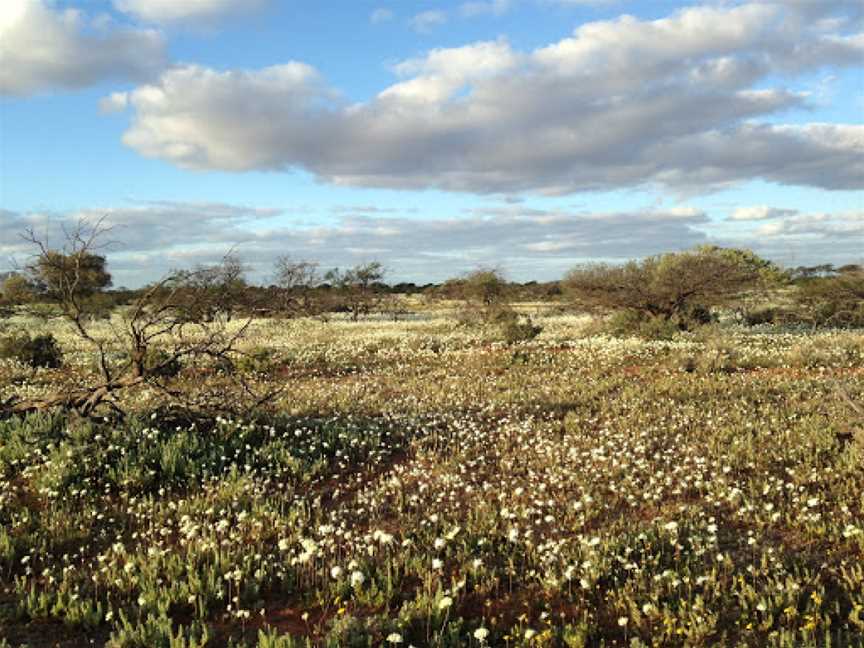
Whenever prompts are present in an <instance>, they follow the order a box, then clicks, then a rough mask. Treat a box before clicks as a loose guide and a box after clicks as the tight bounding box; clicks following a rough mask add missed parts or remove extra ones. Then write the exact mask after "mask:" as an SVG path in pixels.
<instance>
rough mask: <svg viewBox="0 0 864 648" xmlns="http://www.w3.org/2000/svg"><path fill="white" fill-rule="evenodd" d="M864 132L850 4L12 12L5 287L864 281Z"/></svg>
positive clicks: (5, 111) (256, 1) (379, 3)
mask: <svg viewBox="0 0 864 648" xmlns="http://www.w3.org/2000/svg"><path fill="white" fill-rule="evenodd" d="M862 116H864V5H862V4H861V3H860V2H857V1H854V2H853V1H849V2H847V1H846V0H783V1H782V2H774V1H769V0H750V1H731V0H726V1H720V0H716V1H709V2H702V3H680V2H675V1H673V0H629V1H628V0H467V1H466V0H455V1H450V2H443V1H437V0H390V1H389V2H388V1H385V0H368V1H367V0H78V1H72V0H2V2H0V271H2V270H3V269H9V268H13V267H18V266H21V265H23V264H25V263H26V261H27V258H28V255H29V254H31V253H32V249H31V248H30V247H28V246H27V244H26V243H25V242H24V241H23V240H22V239H21V236H20V235H21V233H22V232H25V231H27V230H28V229H32V230H33V231H34V232H35V233H36V234H37V235H38V236H39V237H40V238H43V239H45V240H47V241H48V243H49V244H50V245H53V246H61V245H62V244H63V230H64V228H65V229H66V230H67V231H68V230H69V229H70V228H73V227H75V226H76V224H78V223H82V222H83V223H89V224H91V225H92V224H93V223H96V222H101V225H102V226H103V227H105V228H107V231H106V232H105V233H104V234H103V237H102V241H103V242H104V243H105V244H106V246H105V247H104V248H100V249H102V250H104V253H105V254H106V255H107V256H108V262H109V269H110V270H111V272H112V274H113V276H114V284H115V285H116V286H120V285H124V286H128V287H138V286H140V285H143V284H146V283H147V282H149V281H153V280H156V279H158V278H159V277H161V276H163V275H164V274H165V273H167V272H169V271H170V270H171V269H174V268H188V267H191V266H194V265H196V264H204V263H211V262H214V261H218V260H219V259H220V258H222V257H223V256H224V255H225V254H226V253H227V252H228V251H233V252H234V253H235V254H237V255H238V256H239V257H241V259H242V260H243V261H244V262H245V263H246V264H247V267H248V269H249V273H250V278H251V279H252V280H253V281H256V282H262V283H267V282H268V281H269V280H270V279H271V278H272V275H273V263H274V260H275V259H276V258H278V257H280V256H284V255H288V256H290V257H291V258H293V259H296V260H312V261H318V262H319V263H320V264H321V265H322V266H323V267H325V268H327V267H335V266H339V267H343V268H344V267H348V266H353V265H355V264H357V263H364V262H368V261H380V262H382V263H383V264H384V266H385V267H386V268H387V272H388V274H387V278H388V279H389V280H390V281H391V282H397V281H414V282H417V283H427V282H437V281H442V280H444V279H447V278H450V277H455V276H458V275H460V274H463V273H465V272H468V271H470V270H472V269H475V268H478V267H497V268H499V269H500V270H502V271H503V272H504V273H505V275H507V276H508V277H509V278H511V279H513V280H518V281H528V280H532V279H533V280H539V281H545V280H551V279H556V278H559V277H560V276H562V275H563V274H564V273H565V272H566V271H567V269H569V268H571V267H573V266H574V265H576V264H579V263H584V262H592V261H604V262H619V261H623V260H625V259H631V258H639V257H644V256H647V255H652V254H658V253H663V252H668V251H675V250H681V249H686V248H690V247H693V246H696V245H701V244H715V245H723V246H735V247H747V248H750V249H753V250H754V251H756V252H757V253H759V254H762V255H764V256H766V257H768V258H770V259H772V260H775V261H777V262H778V263H781V264H783V265H787V266H797V265H813V264H818V263H835V264H838V265H840V264H845V263H861V262H864V193H862V189H864V125H862V122H864V120H862Z"/></svg>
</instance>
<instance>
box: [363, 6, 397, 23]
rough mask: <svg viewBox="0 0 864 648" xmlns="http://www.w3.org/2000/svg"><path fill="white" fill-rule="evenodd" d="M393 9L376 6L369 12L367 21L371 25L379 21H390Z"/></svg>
mask: <svg viewBox="0 0 864 648" xmlns="http://www.w3.org/2000/svg"><path fill="white" fill-rule="evenodd" d="M394 17H395V16H394V14H393V11H391V10H390V9H387V8H385V7H378V8H377V9H375V10H374V11H373V12H372V13H371V14H369V22H371V23H372V24H373V25H379V24H381V23H385V22H390V21H391V20H393V18H394Z"/></svg>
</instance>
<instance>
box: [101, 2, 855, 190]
mask: <svg viewBox="0 0 864 648" xmlns="http://www.w3.org/2000/svg"><path fill="white" fill-rule="evenodd" d="M835 7H839V10H835ZM817 9H818V10H819V11H821V14H818V15H817V13H816V12H817ZM843 9H844V5H843V4H842V3H838V4H837V5H834V4H833V3H818V7H815V8H814V4H813V3H809V4H808V3H802V4H800V5H796V4H780V3H767V2H760V3H755V4H744V5H740V6H705V7H695V8H689V9H685V10H681V11H678V12H676V13H674V14H672V15H671V16H670V17H668V18H664V19H660V20H653V21H645V20H639V19H637V18H633V17H630V16H622V17H620V18H618V19H616V20H609V21H599V22H592V23H587V24H584V25H582V26H580V27H579V28H578V29H576V30H575V31H574V33H573V35H572V36H570V37H568V38H565V39H562V40H560V41H558V42H555V43H552V44H550V45H548V46H545V47H541V48H538V49H536V50H533V51H528V52H524V51H518V50H515V49H514V48H513V47H511V46H510V45H509V44H508V43H507V42H506V41H503V40H499V41H490V42H480V43H473V44H470V45H467V46H464V47H458V48H447V49H437V50H432V51H431V52H429V53H428V54H427V55H426V56H424V57H421V58H418V59H411V60H409V61H405V62H403V63H401V64H397V65H396V66H394V68H393V69H394V72H395V74H396V75H397V76H398V77H399V78H398V79H397V80H396V82H395V83H393V84H392V85H390V86H389V87H387V88H384V89H383V90H382V91H380V92H379V93H378V94H377V95H376V96H375V97H373V98H371V99H369V100H368V101H365V102H361V103H351V102H348V101H347V100H340V99H339V94H338V92H336V91H334V90H333V89H332V88H328V87H327V86H326V84H325V83H324V82H323V81H322V79H321V78H320V77H319V76H318V75H317V74H316V73H315V71H314V70H313V69H312V68H309V67H308V66H304V65H303V64H301V63H290V64H288V65H287V66H277V67H273V68H265V69H263V70H240V71H228V72H217V71H214V70H211V69H208V68H204V67H199V66H185V67H177V68H173V69H171V70H168V71H166V72H165V73H164V74H163V75H162V77H161V78H160V80H159V81H158V82H157V83H153V84H150V85H144V86H141V87H139V88H138V89H136V90H135V91H133V92H132V93H130V94H129V95H128V96H125V97H123V98H115V99H113V100H112V101H111V102H112V103H114V104H118V105H119V104H122V103H123V102H124V101H125V102H128V104H129V106H130V107H131V109H132V111H133V120H132V124H131V126H130V128H129V130H128V131H127V132H126V134H125V136H124V141H125V142H126V144H128V145H129V146H131V147H133V148H134V149H136V150H137V151H139V152H140V153H142V154H143V155H146V156H149V157H154V158H161V159H164V160H168V161H170V162H172V163H174V164H177V165H179V166H182V167H186V168H195V169H222V170H232V171H245V170H251V169H267V170H292V169H304V170H306V171H309V172H311V173H313V174H315V175H316V176H317V177H318V178H319V179H320V180H322V181H326V182H331V183H335V184H339V185H351V186H374V187H388V188H404V189H420V188H430V187H432V188H438V189H444V190H451V191H465V192H476V193H501V194H510V195H512V194H515V193H520V192H537V193H544V194H567V193H572V192H578V191H591V190H610V189H618V188H622V187H638V186H646V185H647V186H659V187H661V188H669V189H672V190H673V191H676V192H679V193H681V194H688V193H698V192H704V191H710V190H715V189H720V188H724V187H726V186H729V185H731V184H734V183H736V182H740V181H743V180H751V179H763V180H767V181H771V182H776V183H781V184H790V185H802V186H811V187H820V188H825V189H860V188H862V187H864V126H861V125H858V124H842V123H804V124H794V125H784V124H782V123H778V121H779V119H778V115H780V114H781V113H782V112H783V111H786V110H789V109H795V108H806V107H807V100H806V96H805V95H803V94H801V93H796V92H793V91H791V90H789V89H788V88H785V87H783V86H782V85H778V83H779V82H778V81H777V79H778V78H785V77H794V76H796V75H804V74H807V73H808V72H812V71H814V70H818V69H822V68H825V67H826V66H835V67H836V66H843V65H858V64H860V60H861V56H862V55H864V36H862V35H860V34H857V33H851V32H850V30H851V29H853V28H855V27H857V23H856V22H855V20H854V16H852V13H844V11H843ZM820 16H821V17H820Z"/></svg>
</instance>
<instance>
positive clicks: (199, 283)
mask: <svg viewBox="0 0 864 648" xmlns="http://www.w3.org/2000/svg"><path fill="white" fill-rule="evenodd" d="M172 274H173V277H174V281H173V282H172V288H176V289H177V291H178V293H179V294H180V295H181V296H182V295H183V294H187V295H189V296H190V297H192V298H190V299H189V301H188V302H187V305H186V306H185V307H184V308H183V309H182V312H183V314H184V316H185V317H186V318H187V319H188V320H189V321H192V322H202V321H203V322H212V321H213V320H214V319H216V318H217V317H220V316H221V317H225V318H226V319H228V320H230V319H232V318H233V317H234V315H236V314H237V313H239V312H243V311H245V310H248V306H249V305H250V304H249V300H248V299H247V291H248V289H249V285H248V283H247V282H246V267H245V266H244V265H243V262H242V261H241V260H240V258H239V257H237V256H236V255H234V254H233V253H231V252H229V253H228V254H226V255H225V256H224V257H223V258H222V260H221V261H220V262H219V263H216V264H211V265H199V266H197V267H196V268H195V269H194V270H179V271H174V273H172Z"/></svg>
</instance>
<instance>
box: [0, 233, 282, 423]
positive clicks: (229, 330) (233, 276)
mask: <svg viewBox="0 0 864 648" xmlns="http://www.w3.org/2000/svg"><path fill="white" fill-rule="evenodd" d="M106 232H107V229H106V228H104V227H103V226H102V221H99V222H97V223H96V224H95V225H93V226H88V225H87V224H86V223H83V222H80V223H79V224H78V226H77V227H76V228H75V229H74V230H73V231H71V232H67V233H66V245H65V247H64V248H63V249H61V250H56V249H52V248H50V247H49V246H48V245H47V244H46V243H45V241H44V240H42V239H41V238H39V237H38V236H37V235H36V234H35V233H34V232H33V231H32V230H31V231H28V232H26V233H25V234H24V235H23V238H24V239H25V240H27V241H28V242H29V243H31V244H32V245H33V246H34V248H35V254H34V258H33V261H32V263H31V264H30V265H29V266H28V267H29V270H30V272H31V274H32V275H33V276H34V277H35V278H36V279H39V280H41V281H43V282H45V283H47V284H48V285H49V287H50V290H51V294H52V297H53V299H54V301H55V302H56V305H57V306H58V307H59V309H60V311H61V313H62V317H63V318H64V319H66V320H67V321H69V322H71V324H72V325H73V327H74V330H75V332H76V333H77V335H78V336H79V337H80V338H81V339H82V340H84V341H86V342H87V344H88V345H89V346H90V348H91V349H92V350H93V352H94V354H95V357H96V362H97V365H98V378H97V379H94V380H93V381H91V382H90V383H88V384H85V385H82V386H80V387H76V388H73V389H69V390H66V391H63V392H62V393H55V394H51V395H49V396H46V397H43V398H38V399H20V398H16V397H13V398H11V399H10V400H9V401H7V402H5V403H3V404H2V407H0V411H2V412H3V413H7V414H9V413H12V414H15V413H24V412H30V411H38V410H47V409H52V408H58V407H59V408H66V409H70V410H74V411H76V412H78V413H79V414H81V415H83V416H91V415H93V414H94V413H96V412H97V410H100V409H104V408H110V409H111V410H113V411H114V412H115V413H118V414H121V415H122V414H124V413H125V412H124V410H123V408H122V406H121V404H120V402H119V401H118V398H117V397H118V396H119V395H120V394H121V393H122V392H124V391H126V390H129V389H131V388H133V387H136V386H141V385H145V384H146V385H148V386H150V387H153V388H156V389H157V390H159V391H160V392H161V393H163V394H164V395H165V396H166V398H169V399H171V400H172V401H174V402H176V403H177V404H180V405H182V406H184V407H187V408H190V409H196V408H198V409H202V410H203V409H205V407H204V406H203V404H201V403H195V402H191V401H190V399H189V398H188V397H187V396H186V395H185V394H184V392H183V391H182V390H178V389H175V388H173V387H172V385H171V377H172V376H173V375H174V374H176V373H177V368H179V367H180V366H181V365H182V364H183V363H184V362H186V361H197V360H201V359H209V360H211V361H213V362H214V363H222V364H223V365H225V366H233V361H232V357H236V355H237V354H238V353H239V351H238V349H237V345H238V342H239V341H240V340H242V339H243V337H244V336H245V335H246V333H247V331H248V329H249V327H250V325H251V324H252V319H251V317H249V316H247V317H246V318H245V319H243V320H241V321H237V322H234V323H233V324H229V320H230V317H228V316H225V315H220V314H219V313H218V312H216V310H215V309H216V308H217V307H218V306H219V305H220V304H222V305H224V303H225V302H224V299H226V297H225V296H226V295H227V294H230V288H231V287H232V285H233V283H232V282H234V283H236V280H237V278H238V274H237V268H238V262H237V261H236V259H235V258H234V257H233V256H230V255H229V256H226V257H225V259H223V262H222V263H221V264H218V265H216V266H211V267H207V268H198V269H196V270H193V271H175V272H171V273H169V274H168V275H167V276H165V277H164V278H162V279H161V280H159V281H157V282H155V283H153V284H151V285H150V286H148V287H146V288H145V289H143V290H141V291H140V292H139V294H138V297H137V298H136V299H135V300H134V302H133V303H132V305H131V306H130V307H129V308H128V309H126V310H124V311H123V312H121V313H120V314H119V317H117V318H116V319H111V320H107V321H106V322H105V324H103V326H107V328H108V331H109V332H110V333H109V334H108V335H105V334H104V331H103V332H97V331H96V326H95V324H94V321H93V319H92V318H91V317H90V313H89V311H88V300H87V297H88V296H89V295H90V294H91V293H92V290H93V285H92V281H91V283H90V284H88V275H87V272H86V270H87V268H89V267H90V266H89V265H88V259H91V258H92V257H93V256H94V255H95V254H96V252H95V251H96V250H97V249H98V247H99V241H100V237H101V236H102V235H104V234H105V233H106ZM91 265H92V264H91ZM90 279H92V277H90ZM220 300H222V301H220ZM201 314H206V316H201ZM118 349H121V350H122V351H121V352H119V353H118ZM235 373H236V372H235ZM234 379H235V382H236V384H237V387H238V388H239V391H240V392H242V393H243V394H244V399H245V401H246V402H247V403H248V407H247V408H246V409H247V410H248V409H252V408H254V407H256V406H259V405H261V404H263V403H265V402H267V401H269V400H271V399H272V398H274V397H275V396H276V395H278V393H279V392H281V391H282V390H281V389H280V390H275V391H270V392H267V393H265V394H257V393H256V392H255V390H253V389H252V388H251V386H250V385H249V384H248V383H246V382H245V381H244V380H243V378H242V376H240V375H239V374H238V375H235V376H234ZM226 409H228V407H226Z"/></svg>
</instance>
